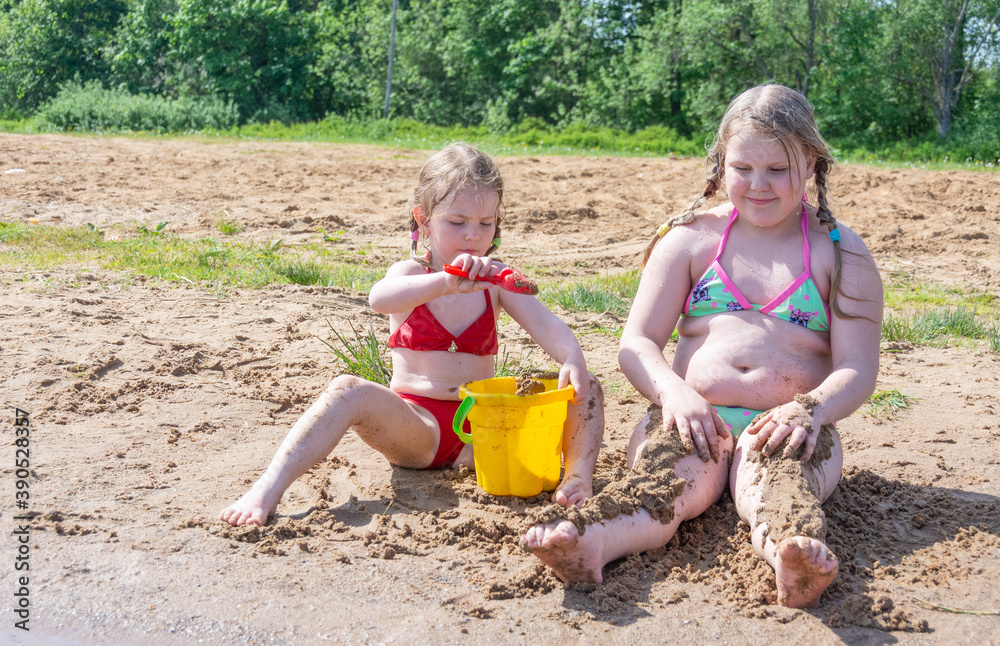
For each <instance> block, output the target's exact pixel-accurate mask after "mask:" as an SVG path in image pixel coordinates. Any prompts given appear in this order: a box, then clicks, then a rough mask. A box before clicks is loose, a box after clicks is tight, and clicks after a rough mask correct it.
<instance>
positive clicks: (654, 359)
mask: <svg viewBox="0 0 1000 646" xmlns="http://www.w3.org/2000/svg"><path fill="white" fill-rule="evenodd" d="M705 237H706V232H705V231H704V230H703V229H702V227H700V226H698V225H697V224H695V225H690V226H684V227H681V228H678V229H674V230H672V231H670V232H669V233H668V234H667V235H666V236H664V238H663V239H662V240H660V242H659V244H657V245H656V248H655V249H654V250H653V254H652V256H651V257H650V259H649V262H648V263H647V264H646V267H645V269H643V272H642V279H641V280H640V281H639V290H638V292H637V293H636V297H635V300H634V301H633V302H632V309H631V311H630V312H629V316H628V321H627V322H626V323H625V330H624V331H623V332H622V338H621V345H620V348H619V351H618V365H619V366H621V369H622V372H623V373H624V374H625V376H626V377H627V378H628V380H629V381H630V382H631V383H632V385H633V386H635V388H636V390H638V391H639V392H640V393H642V394H643V395H644V396H645V397H646V398H647V399H649V401H651V402H652V403H654V404H656V405H658V406H660V407H661V408H662V409H663V423H664V425H665V426H667V427H669V426H670V425H675V426H676V427H677V431H678V434H679V435H680V438H681V441H682V442H683V443H684V445H685V447H686V448H687V449H688V450H695V451H697V452H698V455H699V457H701V459H702V460H708V459H709V457H711V458H712V459H713V460H718V458H719V446H718V444H719V440H718V437H719V436H725V435H726V434H728V433H729V431H728V430H726V426H725V424H724V423H723V422H722V420H721V419H719V416H718V414H717V413H716V412H715V410H714V409H713V408H712V406H711V405H710V404H709V403H708V402H707V401H706V400H705V398H704V397H702V396H701V395H699V394H698V393H697V392H695V390H694V389H693V388H691V387H690V386H689V385H688V384H687V383H685V382H684V380H683V379H682V378H681V377H680V376H679V375H678V374H677V373H675V372H674V371H673V369H672V368H671V367H670V364H669V363H668V362H667V359H666V357H664V356H663V349H664V348H665V347H666V345H667V342H668V341H669V340H670V336H671V335H672V334H673V331H674V327H675V326H676V325H677V321H678V319H679V318H680V315H681V312H682V310H683V307H684V301H685V300H686V299H687V295H688V291H689V290H690V289H691V257H692V249H696V248H698V247H699V246H700V245H703V244H704V239H705ZM710 237H711V236H710ZM715 241H716V243H717V239H715Z"/></svg>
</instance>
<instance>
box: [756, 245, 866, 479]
mask: <svg viewBox="0 0 1000 646" xmlns="http://www.w3.org/2000/svg"><path fill="white" fill-rule="evenodd" d="M839 230H840V231H841V232H842V233H841V235H842V237H843V243H842V245H843V249H845V250H849V251H852V252H854V254H857V255H854V254H851V253H844V254H843V262H842V275H841V289H842V291H843V292H844V293H846V294H847V295H848V296H851V297H854V298H848V297H845V296H843V295H840V297H839V300H838V302H839V304H840V307H841V308H842V309H843V310H844V311H845V312H847V313H849V314H855V315H858V316H859V317H862V318H853V319H842V318H840V317H838V316H836V315H834V316H833V319H832V320H831V321H830V350H831V355H832V363H833V370H832V371H831V372H830V374H829V376H827V378H826V379H824V380H823V382H822V383H821V384H820V385H819V386H817V387H816V388H814V389H813V390H811V391H810V392H808V393H805V394H806V395H807V396H808V397H811V398H812V399H813V400H815V403H814V404H812V406H805V405H803V404H801V403H800V402H797V401H796V402H789V403H787V404H784V405H782V406H779V407H778V408H775V409H773V410H772V411H770V412H769V413H768V414H767V415H765V416H764V417H762V418H761V419H759V420H757V422H756V423H755V424H753V425H752V426H750V427H748V428H747V432H748V433H750V434H752V435H753V434H756V435H757V439H756V440H755V441H754V443H753V444H752V445H751V448H753V449H754V450H762V452H763V453H764V454H765V455H770V454H771V453H772V452H774V451H775V450H776V449H777V448H778V446H779V445H780V444H781V443H782V442H783V441H784V440H785V438H786V437H788V436H789V435H791V440H789V442H788V445H787V447H786V448H785V451H784V455H786V456H789V455H794V454H795V453H796V451H798V450H799V447H800V446H802V447H803V449H802V460H803V461H806V460H808V459H809V458H810V457H811V456H812V453H813V449H814V448H815V446H816V441H817V439H818V438H819V432H818V431H819V430H820V428H822V426H823V425H824V424H832V423H834V422H836V421H838V420H841V419H844V418H845V417H847V416H849V415H851V414H852V413H853V412H854V411H856V410H857V409H858V408H860V407H861V405H862V404H864V403H865V401H866V400H867V399H868V397H870V396H871V394H872V393H873V392H874V391H875V381H876V379H877V378H878V366H879V343H880V341H881V337H882V305H883V291H882V279H881V278H880V277H879V273H878V269H877V268H876V266H875V261H874V260H873V259H872V257H871V255H870V254H869V253H868V249H867V248H866V247H865V244H864V242H862V240H861V238H859V237H858V236H857V235H856V234H855V233H854V232H853V231H851V230H850V229H848V228H847V227H845V226H843V225H841V226H840V227H839ZM807 427H808V428H807Z"/></svg>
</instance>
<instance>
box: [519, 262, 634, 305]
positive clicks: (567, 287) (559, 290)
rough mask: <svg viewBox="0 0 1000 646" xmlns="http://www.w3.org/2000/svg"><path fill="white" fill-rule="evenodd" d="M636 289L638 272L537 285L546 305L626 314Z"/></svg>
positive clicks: (540, 296)
mask: <svg viewBox="0 0 1000 646" xmlns="http://www.w3.org/2000/svg"><path fill="white" fill-rule="evenodd" d="M638 288H639V272H638V271H636V270H631V271H627V272H624V273H621V274H611V275H607V276H594V277H592V278H584V279H581V280H577V281H574V282H571V283H565V282H559V283H543V284H542V285H539V295H538V297H539V299H540V300H541V301H542V302H543V303H545V304H546V305H547V306H548V307H549V308H553V307H560V308H562V309H564V310H566V311H568V312H581V311H582V312H597V313H601V312H611V313H613V314H617V315H619V316H628V311H629V308H631V306H632V300H633V299H634V298H635V292H636V290H637V289H638Z"/></svg>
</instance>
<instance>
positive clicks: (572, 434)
mask: <svg viewBox="0 0 1000 646" xmlns="http://www.w3.org/2000/svg"><path fill="white" fill-rule="evenodd" d="M603 438H604V391H603V390H602V388H601V382H600V381H598V380H597V378H596V377H594V376H593V375H590V396H589V397H588V398H587V401H586V402H584V403H583V404H581V405H576V404H573V403H570V405H569V409H568V411H567V415H566V426H565V430H564V435H563V456H564V459H565V463H566V468H565V472H564V474H563V479H562V482H560V483H559V486H558V487H556V490H555V491H554V492H553V493H552V502H554V503H558V504H560V505H562V506H563V507H570V506H573V507H579V506H580V505H582V504H583V501H585V500H586V499H588V498H590V497H591V496H593V495H594V467H595V466H596V464H597V454H598V452H599V451H600V450H601V440H602V439H603Z"/></svg>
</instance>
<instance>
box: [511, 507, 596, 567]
mask: <svg viewBox="0 0 1000 646" xmlns="http://www.w3.org/2000/svg"><path fill="white" fill-rule="evenodd" d="M521 546H522V547H524V549H526V550H528V551H529V552H531V553H532V554H534V555H535V556H537V557H538V558H539V559H540V560H541V561H542V563H545V564H546V565H548V566H549V567H550V568H552V569H553V570H554V571H555V573H556V576H558V577H559V578H560V579H562V580H563V581H564V582H566V583H575V582H578V581H580V582H586V583H603V581H604V579H603V577H602V575H601V568H602V567H603V565H604V564H603V563H602V562H601V556H602V546H601V545H600V536H599V532H598V530H597V526H594V527H591V528H588V531H587V532H586V533H585V534H583V535H581V534H580V532H579V530H578V529H577V528H576V525H574V524H573V523H571V522H570V521H568V520H560V521H557V522H555V523H549V524H547V525H535V526H534V527H532V528H531V529H529V530H528V531H527V532H525V533H524V536H522V537H521Z"/></svg>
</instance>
